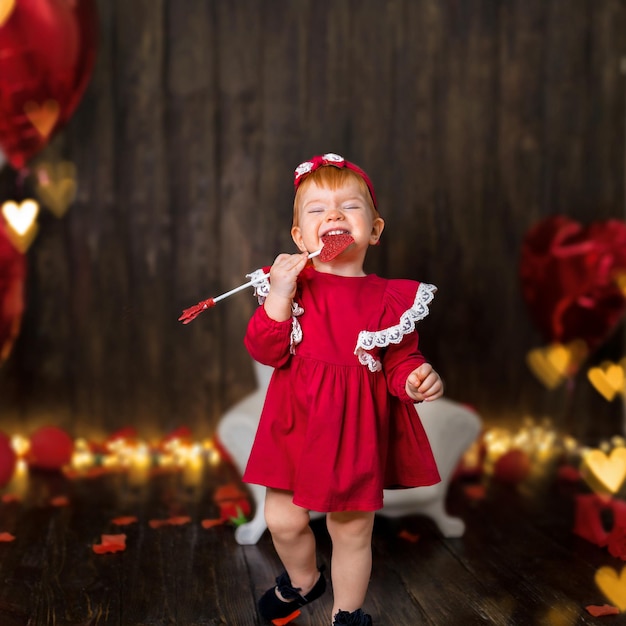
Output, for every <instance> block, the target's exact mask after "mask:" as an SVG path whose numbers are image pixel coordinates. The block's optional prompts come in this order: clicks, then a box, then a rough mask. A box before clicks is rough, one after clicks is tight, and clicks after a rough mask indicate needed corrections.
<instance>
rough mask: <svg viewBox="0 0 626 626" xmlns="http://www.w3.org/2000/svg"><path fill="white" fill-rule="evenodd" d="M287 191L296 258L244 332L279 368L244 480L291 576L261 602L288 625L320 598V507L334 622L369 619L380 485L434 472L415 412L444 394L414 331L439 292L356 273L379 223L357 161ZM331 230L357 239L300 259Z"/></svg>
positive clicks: (282, 264)
mask: <svg viewBox="0 0 626 626" xmlns="http://www.w3.org/2000/svg"><path fill="white" fill-rule="evenodd" d="M295 189H296V195H295V201H294V209H293V226H292V229H291V236H292V238H293V240H294V242H295V244H296V246H297V247H298V248H299V250H300V252H301V253H300V254H281V255H279V256H278V257H277V258H276V260H275V261H274V264H273V265H272V267H271V269H270V275H269V280H268V279H267V278H266V279H264V280H260V281H258V280H257V281H256V282H255V284H256V285H257V295H258V296H259V301H260V303H261V304H262V306H259V308H258V309H257V310H256V311H255V313H254V315H253V316H252V318H251V320H250V323H249V325H248V329H247V333H246V337H245V344H246V347H247V349H248V351H249V352H250V355H251V356H252V358H254V359H255V360H257V361H259V362H261V363H264V364H266V365H270V366H272V367H274V368H275V370H274V373H273V376H272V380H271V382H270V385H269V388H268V391H267V396H266V399H265V405H264V407H263V412H262V415H261V419H260V422H259V427H258V430H257V434H256V438H255V442H254V446H253V448H252V452H251V453H250V458H249V461H248V465H247V468H246V471H245V473H244V477H243V478H244V480H245V481H246V482H249V483H255V484H260V485H264V486H266V487H267V495H266V499H265V517H266V520H267V526H268V528H269V530H270V533H271V535H272V540H273V543H274V546H275V548H276V551H277V552H278V555H279V557H280V559H281V561H282V562H283V565H284V567H285V570H286V571H285V572H283V573H282V574H281V575H280V576H279V577H278V578H277V579H276V586H274V587H272V588H271V589H269V590H268V591H267V592H266V593H265V594H264V595H263V597H262V598H261V599H260V601H259V610H260V613H261V615H263V617H264V618H266V619H268V620H272V621H274V620H276V623H280V624H286V623H287V622H288V621H290V619H295V617H296V616H297V615H298V614H299V611H298V609H299V607H302V606H304V605H305V604H308V603H309V602H312V601H313V600H315V599H317V598H318V597H320V596H321V595H322V594H323V593H324V591H325V589H326V580H325V578H324V574H323V573H322V570H321V569H318V567H317V564H316V547H315V538H314V535H313V532H312V530H311V528H310V526H309V521H310V519H309V511H320V512H325V513H326V514H327V515H326V520H327V527H328V531H329V534H330V537H331V540H332V562H331V579H332V587H333V594H334V604H333V609H332V624H334V626H340V625H351V626H368V625H370V624H372V620H371V617H370V616H369V615H367V614H366V613H364V612H363V610H362V608H361V607H362V605H363V601H364V599H365V595H366V592H367V587H368V583H369V578H370V573H371V565H372V552H371V539H372V528H373V523H374V513H375V511H377V510H379V509H381V508H382V506H383V488H400V487H417V486H422V485H432V484H434V483H436V482H438V481H439V480H440V479H439V474H438V472H437V467H436V465H435V460H434V458H433V455H432V452H431V449H430V445H429V443H428V440H427V438H426V434H425V432H424V429H423V427H422V425H421V422H420V420H419V417H418V415H417V413H416V411H415V408H414V406H413V404H414V403H415V402H421V401H429V400H434V399H436V398H438V397H440V396H441V395H442V393H443V385H442V382H441V379H440V377H439V375H438V374H437V373H436V372H435V371H434V370H433V368H432V366H431V365H430V364H428V363H427V362H426V361H425V359H424V357H423V356H422V354H421V353H420V351H419V349H418V335H417V332H416V331H415V324H416V322H418V321H419V320H421V319H423V318H424V317H425V316H426V315H427V314H428V305H429V303H430V302H431V300H432V299H433V295H434V292H435V290H436V289H435V287H434V286H433V285H429V284H426V283H419V282H415V281H411V280H385V279H383V278H379V277H378V276H375V275H373V274H365V272H364V270H363V263H364V261H365V255H366V253H367V250H368V248H369V246H371V245H375V244H377V243H378V241H379V239H380V236H381V234H382V232H383V228H384V221H383V219H382V218H381V217H380V215H379V213H378V210H377V206H376V196H375V193H374V187H373V185H372V182H371V180H370V178H369V177H368V176H367V174H366V173H365V172H364V171H363V170H362V169H361V168H360V167H358V166H357V165H355V164H353V163H350V162H349V161H346V160H344V159H343V158H342V157H340V156H339V155H336V154H325V155H323V156H316V157H314V158H313V159H311V160H310V161H307V162H305V163H302V164H301V165H299V166H298V168H297V169H296V171H295ZM335 235H337V236H343V237H344V238H345V237H346V236H347V235H349V236H350V237H351V238H352V243H350V245H349V246H348V247H347V248H345V250H344V251H343V252H341V253H340V254H339V255H338V256H336V257H335V258H333V259H331V260H326V261H322V260H320V257H319V256H317V257H315V258H313V259H312V262H311V261H309V260H308V254H309V253H311V252H314V251H317V250H319V249H320V248H322V239H324V241H326V242H328V241H329V240H330V238H331V237H333V236H335ZM321 258H324V257H321ZM261 275H262V274H261ZM253 277H254V275H253Z"/></svg>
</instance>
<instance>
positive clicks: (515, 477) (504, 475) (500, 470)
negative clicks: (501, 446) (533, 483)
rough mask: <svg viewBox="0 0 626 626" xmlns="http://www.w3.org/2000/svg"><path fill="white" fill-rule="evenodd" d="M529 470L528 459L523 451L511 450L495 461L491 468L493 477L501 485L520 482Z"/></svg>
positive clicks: (529, 463)
mask: <svg viewBox="0 0 626 626" xmlns="http://www.w3.org/2000/svg"><path fill="white" fill-rule="evenodd" d="M530 470H531V462H530V457H529V456H528V454H526V452H524V451H523V450H519V449H517V448H512V449H511V450H508V451H507V452H505V453H504V454H503V455H502V456H501V457H499V458H498V459H497V461H496V462H495V463H494V466H493V476H494V478H496V479H498V480H499V481H501V482H503V483H509V484H517V483H520V482H522V481H523V480H524V479H525V478H526V477H527V476H528V475H529V474H530Z"/></svg>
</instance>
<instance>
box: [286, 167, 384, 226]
mask: <svg viewBox="0 0 626 626" xmlns="http://www.w3.org/2000/svg"><path fill="white" fill-rule="evenodd" d="M351 181H356V182H357V184H358V186H359V189H360V191H361V192H362V194H363V195H364V196H365V198H367V203H368V206H369V208H370V210H371V211H372V215H373V216H374V219H376V218H378V217H380V213H379V212H378V211H377V210H376V207H375V206H374V201H373V200H372V196H371V195H370V191H369V188H368V186H367V183H366V182H365V181H364V180H363V178H361V176H359V175H358V174H357V173H356V172H353V171H352V170H350V169H348V168H347V167H343V168H338V167H333V166H332V165H329V166H325V167H320V168H318V169H316V170H315V171H314V172H311V173H310V174H309V175H308V176H307V177H306V178H305V179H304V180H303V181H302V182H301V183H300V184H299V185H298V189H297V190H296V196H295V198H294V200H293V226H298V214H299V209H300V198H301V197H302V193H303V191H304V190H305V189H308V188H309V187H310V186H311V185H313V184H315V185H317V186H318V187H324V188H326V189H331V190H333V191H334V190H335V189H339V188H340V187H343V186H344V185H346V184H348V183H349V182H351Z"/></svg>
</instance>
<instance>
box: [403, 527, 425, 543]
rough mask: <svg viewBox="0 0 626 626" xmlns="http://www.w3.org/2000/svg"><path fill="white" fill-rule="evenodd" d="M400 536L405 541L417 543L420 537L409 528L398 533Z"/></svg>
mask: <svg viewBox="0 0 626 626" xmlns="http://www.w3.org/2000/svg"><path fill="white" fill-rule="evenodd" d="M398 537H400V539H404V540H405V541H410V542H411V543H417V542H418V541H419V538H420V536H419V535H416V534H414V533H411V532H409V531H408V530H401V531H400V532H399V533H398Z"/></svg>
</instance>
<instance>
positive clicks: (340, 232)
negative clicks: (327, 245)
mask: <svg viewBox="0 0 626 626" xmlns="http://www.w3.org/2000/svg"><path fill="white" fill-rule="evenodd" d="M349 234H350V233H349V232H348V231H347V230H331V231H328V232H327V233H324V234H323V235H322V237H334V236H336V235H349Z"/></svg>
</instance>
